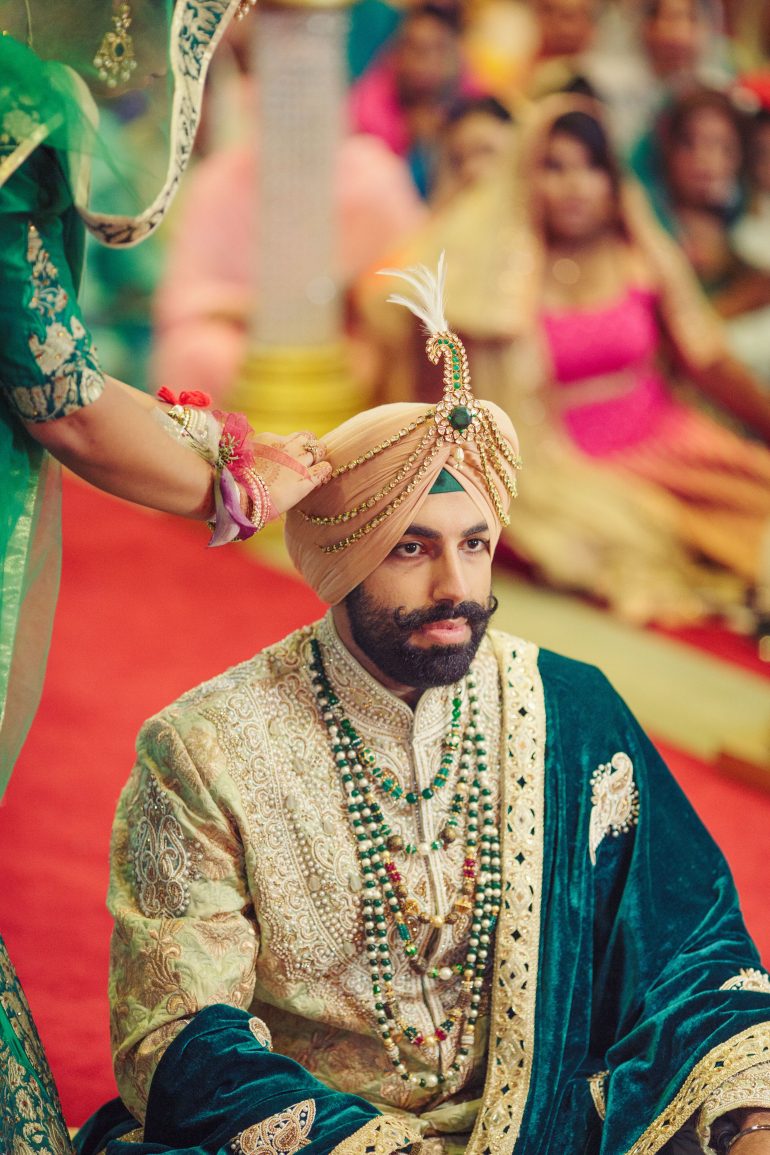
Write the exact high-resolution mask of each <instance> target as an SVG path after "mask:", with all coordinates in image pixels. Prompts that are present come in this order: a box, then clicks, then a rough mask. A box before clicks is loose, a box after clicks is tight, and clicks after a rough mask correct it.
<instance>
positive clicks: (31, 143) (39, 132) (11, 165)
mask: <svg viewBox="0 0 770 1155" xmlns="http://www.w3.org/2000/svg"><path fill="white" fill-rule="evenodd" d="M61 122H62V117H61V116H59V115H58V114H57V115H56V116H53V117H51V119H50V120H49V121H47V122H46V123H45V124H39V125H38V126H37V128H36V129H35V131H34V132H31V133H30V134H29V136H28V137H26V139H25V140H23V141H21V143H20V144H17V145H16V148H15V149H14V150H13V152H10V153H9V154H8V156H7V157H6V158H5V160H2V161H0V185H4V184H5V182H6V181H7V180H8V178H9V177H11V176H13V174H14V173H15V172H16V169H17V168H20V167H21V166H22V165H23V164H24V161H25V160H26V159H27V157H28V156H30V155H31V154H32V153H33V152H34V151H35V149H36V148H37V146H38V145H39V144H41V143H42V142H43V141H44V140H45V138H46V137H47V136H49V135H50V134H51V133H52V132H53V130H54V129H55V128H58V127H59V125H60V124H61Z"/></svg>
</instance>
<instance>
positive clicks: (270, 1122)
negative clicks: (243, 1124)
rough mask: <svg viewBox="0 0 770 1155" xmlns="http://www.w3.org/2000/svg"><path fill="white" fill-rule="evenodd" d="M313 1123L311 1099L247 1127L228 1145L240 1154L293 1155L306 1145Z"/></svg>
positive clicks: (313, 1112)
mask: <svg viewBox="0 0 770 1155" xmlns="http://www.w3.org/2000/svg"><path fill="white" fill-rule="evenodd" d="M314 1121H315V1099H304V1100H303V1101H302V1102H301V1103H295V1104H294V1105H293V1106H292V1107H287V1108H286V1110H285V1111H280V1112H279V1113H278V1114H277V1115H270V1116H269V1117H268V1118H267V1119H263V1120H262V1122H261V1123H255V1124H254V1125H253V1127H247V1128H246V1130H245V1131H241V1133H240V1135H236V1137H235V1139H234V1140H233V1142H232V1144H231V1146H232V1148H233V1150H234V1151H237V1152H240V1155H295V1152H297V1151H299V1149H300V1148H301V1147H307V1145H308V1143H309V1142H310V1138H309V1136H310V1132H311V1130H312V1128H313V1123H314Z"/></svg>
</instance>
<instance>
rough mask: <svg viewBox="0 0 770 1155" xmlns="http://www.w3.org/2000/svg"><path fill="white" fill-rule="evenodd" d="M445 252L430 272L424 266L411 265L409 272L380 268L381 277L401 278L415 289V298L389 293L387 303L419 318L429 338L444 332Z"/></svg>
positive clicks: (406, 270)
mask: <svg viewBox="0 0 770 1155" xmlns="http://www.w3.org/2000/svg"><path fill="white" fill-rule="evenodd" d="M444 255H445V254H444V253H442V254H441V256H440V257H439V262H438V269H437V271H436V272H435V273H432V272H431V270H430V269H428V268H426V266H425V265H410V266H409V268H408V269H379V270H378V271H379V274H380V276H383V277H400V278H401V280H402V281H406V282H407V284H409V285H411V286H412V288H413V289H414V296H410V297H405V296H402V295H401V294H400V293H392V294H391V295H390V296H389V297H388V303H389V304H392V305H405V306H406V308H407V309H409V310H410V311H411V312H412V313H414V315H415V317H419V318H420V320H421V321H422V323H423V324H424V325H425V328H426V329H427V331H428V332H429V333H430V334H431V335H435V334H436V333H445V332H446V331H447V323H446V318H445V317H444V308H445V305H446V262H445V261H444Z"/></svg>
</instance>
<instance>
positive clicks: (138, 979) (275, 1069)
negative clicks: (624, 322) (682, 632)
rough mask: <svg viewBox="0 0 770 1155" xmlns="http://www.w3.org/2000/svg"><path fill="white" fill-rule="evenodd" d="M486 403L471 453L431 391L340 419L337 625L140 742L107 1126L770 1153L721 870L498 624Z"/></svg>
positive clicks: (498, 436) (748, 967)
mask: <svg viewBox="0 0 770 1155" xmlns="http://www.w3.org/2000/svg"><path fill="white" fill-rule="evenodd" d="M474 404H475V405H477V406H483V405H484V403H474ZM483 412H484V413H486V415H487V416H488V418H489V422H488V423H487V424H486V425H485V426H484V429H485V430H486V433H485V432H484V430H482V429H477V430H476V433H475V440H474V439H467V440H463V441H462V449H463V452H458V446H459V445H460V440H461V439H453V438H452V437H448V438H446V439H444V440H442V438H441V436H440V435H438V434H437V433H436V427H437V422H436V417H435V413H434V412H433V411H432V410H431V411H430V412H427V413H426V411H425V406H420V405H391V406H383V407H381V408H379V409H374V410H371V411H369V412H367V413H363V414H360V415H359V416H358V417H356V418H354V419H352V420H351V421H349V422H347V423H345V424H344V425H343V426H341V427H340V428H339V429H337V430H336V431H335V432H334V433H332V434H331V435H330V436H329V437H328V438H327V448H328V459H329V461H330V462H331V464H332V466H333V467H334V472H333V473H332V479H331V480H330V482H329V483H328V484H327V485H324V486H321V487H320V488H319V489H317V490H316V491H315V492H314V493H313V494H312V495H311V496H310V497H309V498H308V499H306V500H305V501H304V502H303V506H302V512H300V511H299V510H293V511H292V513H291V514H290V515H289V518H288V521H287V527H286V536H287V543H288V546H289V550H290V552H291V555H292V557H293V559H294V561H295V563H296V564H297V566H298V568H299V569H300V571H301V572H302V573H303V575H304V576H305V578H306V580H308V582H309V583H310V584H311V585H312V586H313V588H314V589H315V590H316V591H317V592H318V593H319V595H320V597H321V598H322V599H324V600H325V601H327V602H329V603H330V604H331V609H330V611H329V613H328V614H327V615H326V617H324V618H323V619H322V620H321V621H319V622H316V623H315V624H314V625H312V626H310V627H307V628H304V629H301V630H298V631H297V632H296V633H294V634H292V635H290V636H289V637H288V638H285V639H284V640H283V641H282V642H279V643H278V644H276V645H274V646H271V647H270V648H268V649H267V650H265V651H263V652H262V653H261V654H258V655H257V656H256V657H255V658H253V659H252V660H250V661H248V662H245V663H244V664H243V665H241V666H238V667H236V668H234V669H232V670H230V671H228V672H227V673H225V674H223V675H221V676H220V677H218V678H215V679H213V680H212V681H211V682H208V683H206V684H205V685H203V686H200V687H198V688H197V689H195V690H192V691H191V692H190V693H188V694H186V695H184V696H183V697H182V698H181V699H179V700H178V701H177V702H176V703H174V704H173V705H172V706H170V707H168V708H167V709H166V710H164V711H162V712H161V713H160V714H159V715H157V716H156V717H155V718H152V719H151V720H150V721H149V722H147V723H146V725H145V726H144V727H143V729H142V732H141V734H140V737H139V742H138V760H137V763H136V766H135V768H134V770H133V773H132V774H131V777H130V779H129V781H128V784H127V786H126V787H125V789H124V791H123V794H122V797H121V800H120V804H119V808H118V814H117V818H116V822H115V828H114V837H113V846H112V877H111V884H110V892H109V906H110V910H111V911H112V913H113V915H114V918H115V929H114V934H113V943H112V966H111V1006H112V1035H113V1052H114V1061H115V1072H116V1076H117V1080H118V1086H119V1089H120V1094H121V1096H122V1099H123V1103H124V1104H125V1106H126V1107H127V1108H128V1111H129V1112H130V1113H131V1116H130V1117H129V1115H128V1114H126V1113H125V1111H124V1113H123V1117H122V1122H120V1124H119V1125H118V1126H117V1128H116V1129H115V1130H113V1132H112V1135H113V1137H114V1136H115V1135H117V1134H120V1133H124V1132H126V1131H128V1130H132V1129H133V1131H134V1133H133V1135H132V1136H131V1137H132V1139H133V1140H134V1142H138V1143H140V1145H141V1144H144V1145H145V1148H146V1150H147V1152H150V1151H152V1152H158V1151H165V1150H169V1149H170V1150H175V1149H180V1148H183V1149H186V1148H193V1147H194V1148H196V1149H201V1150H204V1151H206V1152H209V1153H211V1155H213V1153H214V1152H217V1151H220V1152H222V1155H224V1152H225V1151H228V1152H230V1153H232V1152H233V1151H234V1152H241V1153H242V1155H254V1153H256V1152H259V1155H269V1153H273V1155H278V1153H281V1155H294V1152H296V1151H298V1150H299V1149H300V1148H303V1147H307V1148H312V1151H309V1152H306V1155H315V1153H316V1152H317V1153H318V1155H327V1153H329V1152H332V1151H334V1152H335V1153H337V1155H364V1153H365V1152H376V1155H389V1153H390V1152H393V1151H397V1150H405V1149H411V1150H412V1151H415V1152H416V1151H417V1149H418V1144H419V1143H422V1144H423V1145H424V1146H425V1145H427V1147H428V1148H430V1150H431V1151H435V1152H437V1153H438V1152H447V1153H448V1155H455V1153H456V1155H459V1153H460V1152H462V1151H463V1150H465V1151H467V1152H469V1153H471V1155H487V1153H489V1155H512V1153H513V1151H514V1148H515V1150H516V1152H519V1153H523V1152H526V1153H527V1155H530V1153H531V1155H534V1153H535V1152H542V1153H543V1155H545V1153H546V1152H548V1153H553V1155H584V1153H599V1152H600V1151H601V1152H607V1153H612V1155H624V1153H633V1155H655V1152H657V1151H659V1150H660V1149H661V1148H662V1147H663V1146H664V1145H665V1144H666V1143H668V1142H669V1141H670V1140H672V1138H674V1137H676V1140H675V1141H676V1142H677V1143H680V1144H681V1143H687V1142H689V1143H690V1145H691V1147H695V1146H697V1144H700V1145H701V1146H702V1147H703V1148H704V1149H705V1150H707V1151H708V1150H711V1151H714V1152H724V1151H726V1150H727V1146H728V1144H729V1143H730V1142H732V1143H733V1150H734V1152H735V1153H736V1155H762V1152H763V1151H764V1152H768V1151H770V1129H768V1128H769V1127H770V980H768V977H767V975H766V974H765V973H764V972H763V971H762V970H761V969H760V964H759V959H758V956H757V952H756V950H755V948H754V946H753V944H752V942H751V940H750V939H749V937H748V934H747V932H746V930H745V927H744V925H743V922H742V919H741V915H740V911H739V908H738V900H737V896H736V893H735V889H734V886H733V883H732V880H731V878H730V873H729V870H728V868H727V865H726V863H725V862H724V860H723V858H722V856H721V854H720V853H719V851H718V850H717V848H716V846H715V845H714V843H713V842H712V841H711V839H710V837H709V836H708V834H707V833H706V831H705V830H704V828H703V826H702V825H701V823H700V822H699V820H698V819H697V818H696V816H695V814H694V813H693V811H692V809H691V808H690V806H689V804H688V803H687V801H686V799H685V798H684V796H683V795H682V793H681V791H680V790H679V788H678V787H677V785H676V784H675V782H674V781H673V779H672V777H671V775H670V774H669V772H668V771H667V769H666V767H665V766H664V764H663V762H662V761H661V759H660V758H659V756H658V755H657V753H656V752H655V750H654V748H653V747H652V745H651V744H650V742H649V741H648V739H647V738H646V737H645V735H644V734H643V733H642V731H641V730H640V728H639V726H638V725H637V723H636V722H635V720H634V719H633V717H632V716H631V714H630V713H629V711H628V709H627V708H626V706H625V705H624V703H623V702H622V701H621V700H620V698H618V696H617V695H616V694H615V693H614V691H613V690H612V688H611V687H610V686H609V684H608V683H607V681H606V680H605V679H604V677H603V676H602V675H601V674H600V673H599V671H598V670H596V669H594V668H593V667H590V666H585V665H581V664H580V663H577V662H573V661H570V660H568V659H566V658H562V657H559V656H558V655H556V654H553V653H549V652H547V651H539V650H538V649H537V647H536V646H534V645H533V644H531V643H529V642H525V641H522V640H521V639H518V638H514V637H510V636H508V635H506V634H502V633H499V632H496V631H493V630H489V629H488V628H487V627H488V623H489V620H490V617H491V615H492V613H493V610H494V605H495V602H494V598H493V597H492V594H491V562H492V556H493V553H494V548H495V545H496V542H497V539H498V536H499V533H500V526H501V517H502V518H504V517H505V511H506V509H507V505H508V495H509V492H510V489H511V488H512V486H511V484H510V482H511V479H512V476H513V465H514V463H515V461H516V441H515V434H514V432H513V429H512V427H511V425H510V422H509V421H508V419H507V418H506V417H505V415H504V414H503V413H502V412H501V411H500V410H498V409H496V408H495V407H494V406H492V405H487V406H486V409H484V410H483ZM485 420H486V418H485ZM490 447H492V448H491V449H490ZM492 449H493V450H494V453H493V452H492ZM434 450H435V452H434ZM402 493H403V494H404V495H405V496H403V497H401V498H400V499H399V496H398V495H400V494H402ZM255 609H256V611H257V612H259V607H258V606H256V607H255ZM119 1114H120V1111H118V1115H119ZM114 1119H115V1114H114V1111H113V1116H112V1121H113V1122H114ZM102 1130H104V1128H103V1129H102ZM90 1136H91V1138H90V1139H89V1142H90V1143H91V1146H90V1148H89V1147H86V1148H85V1149H86V1150H94V1151H96V1150H99V1142H98V1136H97V1138H96V1139H95V1138H94V1128H93V1127H92V1128H91V1131H90ZM103 1138H104V1136H103V1135H102V1142H103ZM114 1150H115V1152H116V1155H117V1150H118V1149H117V1148H115V1149H114ZM126 1150H129V1149H126ZM130 1150H133V1151H136V1150H137V1148H136V1147H132V1148H130Z"/></svg>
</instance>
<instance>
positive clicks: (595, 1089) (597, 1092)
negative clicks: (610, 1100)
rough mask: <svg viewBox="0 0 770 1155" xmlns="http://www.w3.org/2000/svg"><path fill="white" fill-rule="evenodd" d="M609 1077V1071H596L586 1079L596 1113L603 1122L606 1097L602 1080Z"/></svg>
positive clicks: (605, 1111) (605, 1110)
mask: <svg viewBox="0 0 770 1155" xmlns="http://www.w3.org/2000/svg"><path fill="white" fill-rule="evenodd" d="M608 1077H609V1071H597V1072H596V1074H595V1075H591V1076H590V1077H589V1080H588V1087H589V1089H590V1091H591V1098H592V1099H593V1101H594V1107H596V1113H597V1114H598V1116H599V1118H600V1119H601V1120H602V1122H604V1118H605V1116H606V1114H607V1099H606V1096H605V1094H604V1082H605V1080H606V1079H607V1078H608Z"/></svg>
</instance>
